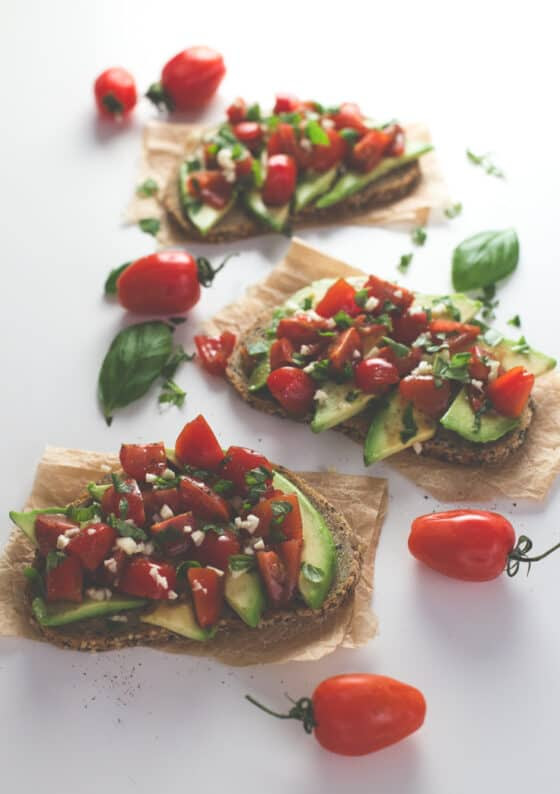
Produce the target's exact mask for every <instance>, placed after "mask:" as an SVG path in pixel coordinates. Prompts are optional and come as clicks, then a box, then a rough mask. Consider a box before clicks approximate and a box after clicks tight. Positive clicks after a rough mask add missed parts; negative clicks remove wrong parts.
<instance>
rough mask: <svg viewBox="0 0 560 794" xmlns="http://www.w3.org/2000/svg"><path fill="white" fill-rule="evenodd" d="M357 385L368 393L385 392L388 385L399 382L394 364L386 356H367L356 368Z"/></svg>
mask: <svg viewBox="0 0 560 794" xmlns="http://www.w3.org/2000/svg"><path fill="white" fill-rule="evenodd" d="M354 377H355V379H356V386H357V387H358V388H359V389H361V390H362V391H363V392H365V393H366V394H383V393H384V391H386V390H387V387H388V386H390V385H392V384H394V383H398V382H399V373H398V371H397V368H396V367H395V365H394V364H391V363H389V361H386V360H385V359H384V358H366V359H365V360H364V361H360V363H359V364H358V365H357V367H356V369H355V370H354Z"/></svg>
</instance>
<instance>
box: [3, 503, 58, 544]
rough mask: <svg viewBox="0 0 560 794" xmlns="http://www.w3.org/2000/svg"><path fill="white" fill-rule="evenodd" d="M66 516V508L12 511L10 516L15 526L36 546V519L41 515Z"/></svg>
mask: <svg viewBox="0 0 560 794" xmlns="http://www.w3.org/2000/svg"><path fill="white" fill-rule="evenodd" d="M45 514H48V515H59V516H65V515H66V508H65V507H46V508H44V509H43V510H26V511H24V512H22V513H18V512H17V511H16V510H11V511H10V513H9V515H10V519H11V520H12V521H13V522H14V524H15V525H16V526H17V527H19V528H20V529H21V530H22V531H23V532H25V534H26V535H27V537H28V538H29V540H30V541H31V542H32V543H33V544H34V545H35V546H36V545H37V538H36V537H35V519H36V518H37V516H40V515H45Z"/></svg>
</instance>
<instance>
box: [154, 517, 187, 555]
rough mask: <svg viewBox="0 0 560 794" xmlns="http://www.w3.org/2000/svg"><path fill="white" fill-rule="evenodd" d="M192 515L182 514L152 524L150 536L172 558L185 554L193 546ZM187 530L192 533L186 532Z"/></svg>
mask: <svg viewBox="0 0 560 794" xmlns="http://www.w3.org/2000/svg"><path fill="white" fill-rule="evenodd" d="M194 526H195V525H194V519H193V514H192V513H181V514H180V515H177V516H172V517H171V518H167V519H165V521H159V522H157V523H156V524H152V526H151V527H150V534H151V536H152V538H153V539H154V540H156V541H157V542H158V544H159V546H160V547H161V548H162V549H163V550H164V552H165V553H166V554H167V555H169V556H170V557H179V556H181V555H182V554H185V553H186V552H187V551H188V550H189V548H190V546H191V536H190V531H192V530H193V529H194ZM185 529H190V531H188V532H185Z"/></svg>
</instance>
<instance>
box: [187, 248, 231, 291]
mask: <svg viewBox="0 0 560 794" xmlns="http://www.w3.org/2000/svg"><path fill="white" fill-rule="evenodd" d="M232 256H239V254H238V253H237V252H236V253H233V254H228V256H226V258H225V259H224V261H223V262H222V263H221V265H218V267H216V268H213V267H212V265H211V264H210V261H209V260H208V259H206V257H205V256H199V257H198V259H197V260H196V266H197V268H198V280H199V281H200V283H201V284H202V286H203V287H209V286H210V285H211V284H212V282H213V281H214V278H215V277H216V276H217V274H218V273H219V272H220V270H222V268H224V267H225V265H226V263H227V262H229V260H230V259H231V258H232Z"/></svg>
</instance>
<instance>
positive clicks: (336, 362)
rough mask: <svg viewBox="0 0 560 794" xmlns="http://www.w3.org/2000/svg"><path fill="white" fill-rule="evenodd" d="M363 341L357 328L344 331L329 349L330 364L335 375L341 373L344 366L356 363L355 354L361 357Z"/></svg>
mask: <svg viewBox="0 0 560 794" xmlns="http://www.w3.org/2000/svg"><path fill="white" fill-rule="evenodd" d="M361 351H362V340H361V338H360V334H359V333H358V332H357V331H356V329H355V328H347V329H346V330H345V331H342V333H340V334H339V335H338V336H337V337H336V339H335V340H334V342H332V343H331V345H330V347H329V364H330V368H331V370H332V371H333V372H334V373H341V372H343V370H344V365H345V364H347V363H351V362H353V361H354V353H356V352H358V353H359V354H360V356H361Z"/></svg>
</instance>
